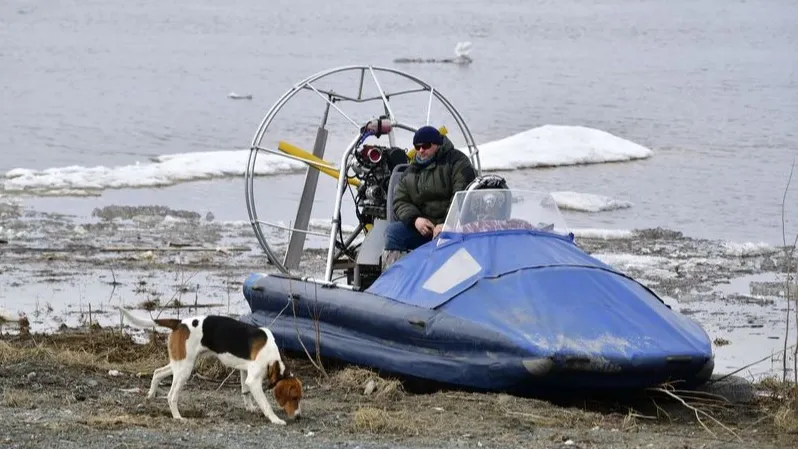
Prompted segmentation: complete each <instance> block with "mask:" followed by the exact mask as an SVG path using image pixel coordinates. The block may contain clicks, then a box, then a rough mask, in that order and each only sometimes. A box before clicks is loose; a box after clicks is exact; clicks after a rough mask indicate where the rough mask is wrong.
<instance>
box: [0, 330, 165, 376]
mask: <svg viewBox="0 0 798 449" xmlns="http://www.w3.org/2000/svg"><path fill="white" fill-rule="evenodd" d="M30 360H39V361H45V362H50V363H56V364H60V365H65V366H71V367H81V368H89V369H93V370H98V371H108V370H109V369H117V370H121V371H127V372H132V373H138V372H149V371H152V370H154V369H155V368H157V367H159V366H162V365H164V364H166V362H167V361H168V357H167V355H166V348H165V347H164V345H163V343H161V342H158V341H156V340H153V341H152V342H150V343H147V344H143V345H142V344H137V343H136V342H134V341H133V340H132V338H131V337H130V336H128V335H120V334H119V333H118V331H117V332H114V331H110V330H95V331H91V332H88V333H84V332H71V333H59V334H52V335H36V336H16V337H14V336H8V337H5V339H4V340H0V364H6V363H16V362H20V361H30Z"/></svg>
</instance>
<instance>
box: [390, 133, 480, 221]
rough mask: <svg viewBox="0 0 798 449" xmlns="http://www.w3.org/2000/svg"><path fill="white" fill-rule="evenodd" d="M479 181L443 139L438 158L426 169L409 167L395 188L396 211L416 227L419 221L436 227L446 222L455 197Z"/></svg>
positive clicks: (446, 139)
mask: <svg viewBox="0 0 798 449" xmlns="http://www.w3.org/2000/svg"><path fill="white" fill-rule="evenodd" d="M474 178H476V171H475V170H474V167H473V166H472V165H471V160H469V159H468V156H466V155H465V153H463V152H461V151H459V150H457V149H456V148H455V147H454V145H453V144H452V142H451V141H450V140H449V139H448V138H447V137H445V136H444V138H443V144H442V145H441V146H440V148H438V151H437V152H436V153H435V158H434V159H433V160H432V161H431V162H430V163H429V164H427V165H425V166H421V165H416V164H410V166H409V167H407V170H405V172H404V176H402V178H401V179H400V180H399V182H398V183H397V184H396V190H395V192H394V203H393V208H394V212H395V213H396V217H397V218H398V219H399V220H400V221H402V222H403V223H405V224H406V225H408V226H410V227H413V223H414V222H415V220H416V218H417V217H425V218H428V219H429V220H430V221H432V223H433V224H436V225H437V224H440V223H443V221H444V220H445V219H446V213H447V212H448V211H449V205H450V204H451V202H452V196H454V194H455V192H457V191H459V190H465V188H466V186H468V184H469V183H470V182H471V181H473V180H474Z"/></svg>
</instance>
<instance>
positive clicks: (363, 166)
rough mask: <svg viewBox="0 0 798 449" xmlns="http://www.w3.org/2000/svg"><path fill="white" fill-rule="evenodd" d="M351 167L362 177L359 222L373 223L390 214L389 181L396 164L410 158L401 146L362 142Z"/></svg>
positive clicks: (357, 175)
mask: <svg viewBox="0 0 798 449" xmlns="http://www.w3.org/2000/svg"><path fill="white" fill-rule="evenodd" d="M354 156H355V157H354V161H353V162H352V164H351V166H350V167H351V169H352V170H353V171H354V172H355V176H356V177H357V178H358V179H359V180H360V186H359V187H358V189H357V195H356V196H355V206H356V209H357V212H356V213H357V216H358V220H360V223H362V224H364V225H366V224H373V223H374V219H376V218H381V219H386V218H387V201H388V183H389V182H390V179H391V173H392V172H393V169H394V167H396V166H397V165H399V164H405V163H407V162H408V157H407V153H406V152H405V150H404V149H402V148H397V147H386V146H380V145H363V146H362V147H361V148H360V149H359V150H358V151H356V152H355V155H354Z"/></svg>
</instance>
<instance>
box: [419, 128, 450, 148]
mask: <svg viewBox="0 0 798 449" xmlns="http://www.w3.org/2000/svg"><path fill="white" fill-rule="evenodd" d="M420 143H434V144H435V145H441V144H443V136H442V135H441V133H440V132H439V131H438V130H437V129H435V127H432V126H422V127H421V128H419V129H418V131H416V133H415V134H414V135H413V145H418V144H420Z"/></svg>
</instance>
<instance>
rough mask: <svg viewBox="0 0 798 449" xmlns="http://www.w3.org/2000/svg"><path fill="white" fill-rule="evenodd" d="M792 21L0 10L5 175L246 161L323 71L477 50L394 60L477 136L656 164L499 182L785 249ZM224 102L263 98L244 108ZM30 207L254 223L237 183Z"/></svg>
mask: <svg viewBox="0 0 798 449" xmlns="http://www.w3.org/2000/svg"><path fill="white" fill-rule="evenodd" d="M796 17H798V4H796V3H795V2H793V1H790V0H765V1H760V2H750V1H749V2H746V1H743V2H730V1H721V0H703V1H693V0H690V1H687V0H674V1H669V2H661V1H653V0H651V1H632V0H628V1H620V0H567V1H556V2H555V1H529V0H505V1H501V2H493V3H491V4H490V5H488V4H487V3H485V2H481V1H479V2H478V1H474V0H468V1H458V2H453V1H437V2H433V3H428V2H420V1H416V2H412V4H411V3H408V2H405V3H403V4H402V5H401V6H399V5H395V4H392V3H390V2H388V3H383V4H380V5H379V7H373V6H367V5H364V4H362V3H360V2H354V1H351V0H343V1H340V2H335V3H331V2H322V1H318V0H316V1H311V0H295V1H291V2H278V1H272V2H268V3H266V2H255V1H252V0H237V1H231V2H226V3H225V4H221V3H219V2H211V1H208V0H198V1H195V2H191V3H183V4H168V3H164V2H156V1H151V0H149V1H137V2H132V3H131V2H119V3H110V4H109V3H108V2H99V1H80V2H77V1H73V2H60V3H59V4H57V5H56V4H50V3H43V2H36V1H22V0H9V1H5V2H3V3H2V4H0V85H2V90H0V91H1V92H2V93H0V150H2V154H3V158H2V159H0V172H3V173H4V172H6V171H8V170H11V169H14V168H31V169H45V168H53V167H65V166H70V165H82V166H86V167H92V166H95V165H106V166H118V165H128V164H134V163H136V162H137V161H140V162H146V161H147V159H148V158H149V157H152V156H157V155H163V154H176V153H187V152H195V151H216V150H233V149H242V148H247V147H248V146H249V144H250V142H251V139H252V135H253V134H254V132H255V130H256V127H257V125H258V123H259V122H260V120H261V118H262V117H263V115H264V114H265V112H266V110H267V109H268V108H269V107H270V106H271V104H272V103H273V102H274V101H275V100H276V99H277V98H278V97H279V96H280V95H281V94H282V93H283V92H285V91H286V90H287V89H289V88H290V87H291V86H292V85H293V84H294V83H295V82H297V81H299V80H301V79H302V78H304V77H306V76H308V75H310V74H312V73H315V72H318V71H320V70H323V69H326V68H329V67H334V66H340V65H349V64H355V63H370V64H374V65H384V66H397V65H395V64H393V63H392V60H393V59H394V58H397V57H439V58H442V57H451V56H453V48H454V46H455V44H456V43H457V42H460V41H471V42H472V43H473V47H472V51H471V56H472V57H473V58H474V61H475V62H474V63H473V64H471V65H469V66H465V67H463V66H457V65H453V64H411V65H404V66H401V67H399V66H397V67H399V68H401V69H404V70H407V71H409V72H411V73H413V74H414V75H417V76H419V77H420V78H422V79H424V80H426V81H428V82H430V83H431V84H433V85H434V86H436V87H439V88H440V89H442V91H443V93H444V94H445V95H446V96H447V97H448V98H449V99H450V100H452V102H453V103H454V104H455V105H456V107H457V108H458V109H459V110H460V111H461V113H462V114H463V115H464V117H465V118H466V120H467V122H468V124H469V126H470V128H471V130H472V132H473V133H474V135H475V137H476V139H477V141H478V142H487V141H490V140H495V139H499V138H502V137H506V136H508V135H511V134H514V133H517V132H521V131H524V130H527V129H530V128H533V127H536V126H540V125H544V124H549V123H550V124H563V125H581V126H587V127H592V128H596V129H601V130H604V131H608V132H610V133H613V134H615V135H617V136H620V137H623V138H625V139H628V140H631V141H633V142H637V143H640V144H642V145H645V146H646V147H649V148H651V149H652V150H654V152H655V153H654V156H653V157H652V158H650V159H645V160H640V161H635V162H630V163H621V164H596V165H588V166H576V167H559V168H554V169H539V170H522V171H517V172H506V173H505V175H506V176H507V177H508V178H509V180H510V182H511V183H513V184H516V185H520V186H523V187H526V188H536V189H541V190H553V191H564V190H569V191H577V192H585V193H595V194H601V195H607V196H611V197H613V198H617V199H619V200H624V201H630V202H632V203H633V204H634V206H633V207H631V208H627V209H618V210H612V211H604V212H598V213H590V214H587V213H573V212H569V213H566V217H567V218H568V219H569V220H570V221H571V222H572V223H573V224H575V225H578V226H594V227H607V228H619V229H627V228H639V227H656V226H662V227H667V228H672V229H677V230H681V231H683V232H685V233H687V234H689V235H692V236H697V237H710V238H722V239H729V240H736V241H760V240H763V241H767V242H771V243H781V239H782V237H781V218H780V214H781V199H782V194H783V190H784V188H785V185H786V182H787V176H788V173H789V170H790V164H791V163H792V161H793V158H794V157H795V156H796V155H797V154H798V144H797V143H796V141H798V121H796V120H795V117H797V116H798V89H796V87H798V77H797V76H796V70H795V68H796V62H795V61H796V60H797V59H796V56H798V54H796V53H797V52H796V50H798V33H796V31H798V23H797V22H796V21H795V18H796ZM232 91H235V92H238V93H242V94H251V95H253V100H251V101H248V100H231V99H229V98H227V94H228V93H229V92H232ZM422 105H423V104H422ZM310 138H312V137H310ZM243 168H244V167H242V170H243ZM301 179H302V178H301V176H294V177H291V178H288V180H286V179H279V180H278V179H266V180H264V181H262V183H261V184H262V185H263V186H264V187H262V189H264V190H263V191H264V194H263V195H264V196H265V195H266V193H265V192H270V191H271V190H273V189H274V188H275V187H274V186H278V185H279V186H280V189H285V188H287V189H289V190H290V189H291V186H294V187H295V188H296V189H297V190H298V189H299V187H298V183H299V182H301ZM292 180H295V181H292ZM796 184H798V181H796ZM286 186H287V187H286ZM795 189H798V186H796V187H795V188H794V189H793V191H792V193H791V196H789V197H788V201H787V217H788V221H787V225H788V229H787V231H788V232H789V233H793V234H794V233H795V232H798V209H795V208H794V205H795V198H796V196H795V195H798V193H795ZM24 201H25V203H27V204H28V205H30V206H32V207H36V208H42V209H48V210H59V211H67V212H73V213H81V214H84V213H87V212H90V211H91V209H93V208H94V207H96V206H98V205H104V204H110V203H115V204H153V203H157V204H166V205H170V206H172V207H178V208H191V209H200V211H201V212H202V213H204V212H205V211H206V210H211V211H213V212H214V214H216V216H217V217H220V218H223V219H236V220H241V219H247V215H246V208H245V205H244V200H243V181H242V180H241V179H240V178H234V179H232V180H231V179H227V180H220V181H202V182H197V183H188V184H180V185H177V186H174V187H169V188H164V189H122V190H107V191H105V192H104V193H103V195H102V196H100V197H89V198H68V199H65V198H35V197H33V198H30V197H28V198H26V199H25V200H24ZM330 208H331V205H330V206H328V207H327V209H325V210H322V209H318V211H314V215H318V214H320V215H322V216H326V215H327V214H328V209H330ZM281 210H282V209H281ZM286 210H287V209H286ZM317 212H318V214H317ZM290 215H291V214H288V215H286V219H289V218H290V217H289V216H290ZM790 225H791V226H790ZM788 239H789V237H788Z"/></svg>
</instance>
